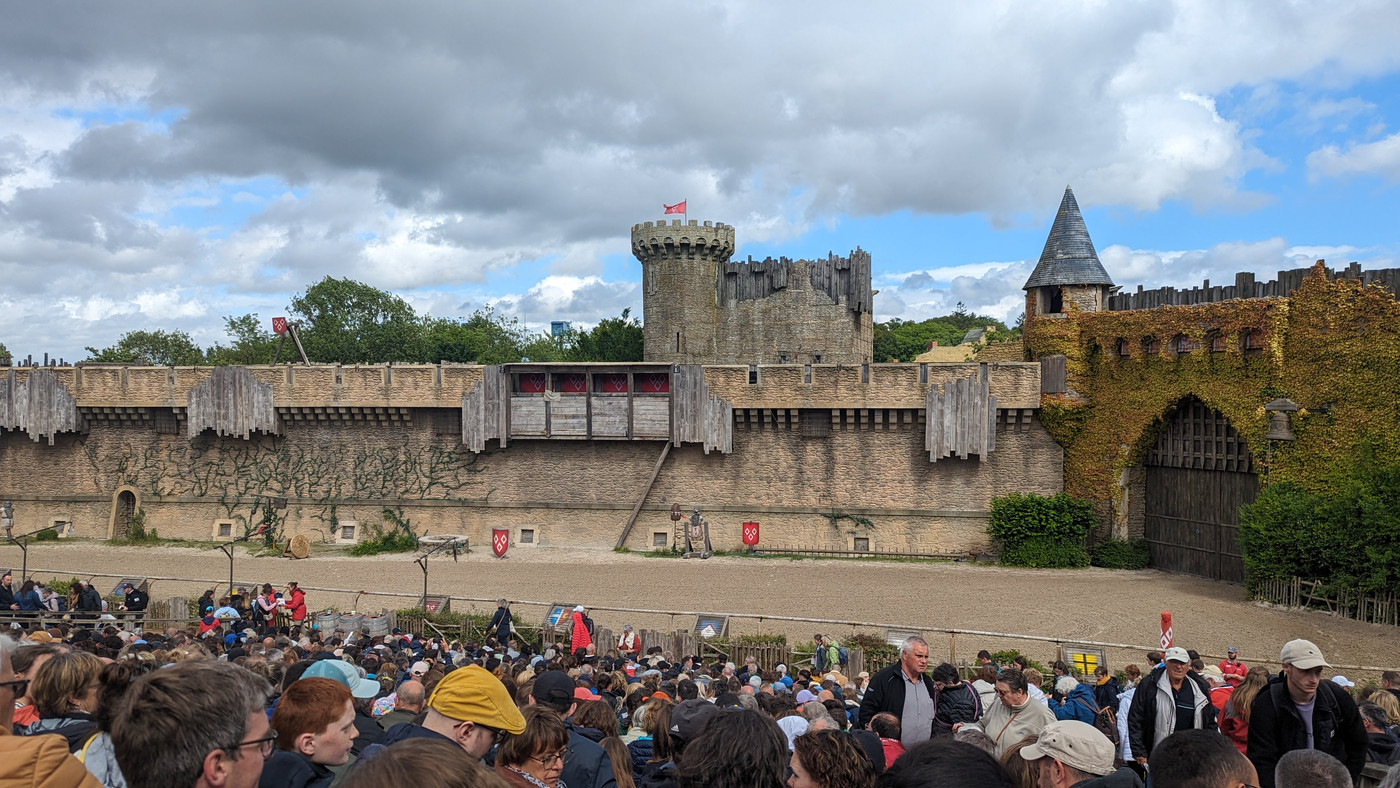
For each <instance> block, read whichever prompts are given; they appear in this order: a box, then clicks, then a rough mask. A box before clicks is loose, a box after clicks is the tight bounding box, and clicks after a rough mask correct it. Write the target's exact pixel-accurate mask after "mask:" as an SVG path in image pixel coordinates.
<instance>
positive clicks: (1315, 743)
mask: <svg viewBox="0 0 1400 788" xmlns="http://www.w3.org/2000/svg"><path fill="white" fill-rule="evenodd" d="M1279 661H1280V662H1282V663H1283V674H1282V675H1281V676H1275V677H1274V678H1273V679H1272V680H1270V681H1269V683H1268V685H1267V686H1265V687H1264V689H1262V690H1260V692H1259V695H1258V697H1256V698H1255V699H1254V705H1253V706H1251V707H1250V713H1249V743H1248V745H1247V749H1246V751H1245V755H1247V756H1248V757H1249V760H1250V761H1253V763H1254V768H1255V769H1257V770H1258V771H1259V785H1260V788H1273V787H1274V767H1275V766H1276V765H1278V761H1279V759H1280V758H1282V757H1283V755H1284V753H1286V752H1289V751H1290V750H1319V751H1322V752H1325V753H1327V754H1329V755H1331V756H1332V757H1334V758H1336V759H1337V760H1339V761H1341V762H1342V763H1344V764H1346V767H1347V771H1348V772H1351V777H1352V780H1353V781H1354V780H1356V778H1357V777H1358V776H1359V775H1360V774H1361V767H1363V766H1365V765H1366V749H1367V744H1368V742H1367V740H1366V727H1365V726H1364V725H1363V724H1362V722H1361V714H1360V713H1359V712H1358V711H1357V708H1356V701H1354V700H1352V699H1351V696H1350V695H1348V694H1347V692H1346V690H1344V689H1342V688H1341V687H1338V686H1337V685H1336V684H1333V683H1332V682H1330V681H1323V680H1322V669H1323V668H1326V667H1331V666H1330V665H1328V664H1327V660H1325V659H1323V657H1322V651H1321V650H1320V649H1318V647H1317V646H1315V645H1313V644H1312V643H1310V642H1308V641H1306V640H1290V641H1288V642H1287V643H1285V644H1284V646H1283V651H1282V653H1281V654H1280V655H1279ZM1136 752H1137V751H1136V750H1134V753H1136Z"/></svg>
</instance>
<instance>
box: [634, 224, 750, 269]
mask: <svg viewBox="0 0 1400 788" xmlns="http://www.w3.org/2000/svg"><path fill="white" fill-rule="evenodd" d="M632 254H633V255H635V256H636V258H637V259H638V260H639V261H641V262H642V263H643V264H644V265H645V264H646V263H650V262H654V261H658V260H662V259H667V258H673V257H678V258H685V259H696V258H703V259H707V260H711V261H713V262H720V263H723V262H726V261H728V260H729V258H730V256H732V255H733V254H734V228H733V227H731V226H729V225H727V224H725V223H723V222H708V221H707V222H705V223H703V224H701V223H700V222H699V220H696V219H691V220H690V221H689V222H686V223H683V222H681V220H679V219H676V220H673V221H671V222H669V223H668V222H664V221H660V222H643V223H641V224H634V225H632Z"/></svg>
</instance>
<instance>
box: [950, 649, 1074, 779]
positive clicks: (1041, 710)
mask: <svg viewBox="0 0 1400 788" xmlns="http://www.w3.org/2000/svg"><path fill="white" fill-rule="evenodd" d="M996 689H997V701H998V702H997V703H994V704H992V707H991V708H989V709H987V713H986V714H984V715H982V719H981V721H980V722H977V723H959V724H958V725H956V726H954V728H953V730H954V731H957V730H959V729H960V728H962V727H964V726H966V725H976V726H977V727H978V728H980V729H981V730H982V732H983V733H985V734H987V735H988V736H989V737H991V739H992V741H993V742H995V743H996V746H997V750H996V757H998V758H1000V757H1001V756H1002V755H1004V754H1005V753H1006V749H1007V748H1008V747H1010V746H1011V745H1013V744H1015V743H1016V742H1018V741H1020V740H1021V739H1024V738H1025V737H1027V736H1039V735H1040V731H1041V730H1042V729H1044V728H1045V726H1046V725H1049V724H1050V723H1052V722H1054V721H1055V715H1054V714H1051V713H1050V709H1048V708H1046V707H1045V706H1042V705H1041V704H1039V703H1036V702H1035V701H1034V700H1032V699H1031V696H1030V693H1029V692H1027V684H1026V677H1025V674H1023V673H1021V671H1019V670H1013V669H1010V668H1008V669H1006V670H1003V671H1002V672H1001V674H1000V675H998V676H997V683H996Z"/></svg>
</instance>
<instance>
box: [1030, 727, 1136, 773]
mask: <svg viewBox="0 0 1400 788" xmlns="http://www.w3.org/2000/svg"><path fill="white" fill-rule="evenodd" d="M1020 754H1021V757H1022V758H1024V759H1026V760H1028V761H1038V762H1039V763H1037V764H1036V771H1037V773H1038V774H1039V775H1040V777H1039V786H1040V788H1076V786H1077V787H1078V788H1140V786H1141V785H1142V780H1139V779H1138V776H1137V774H1136V773H1135V772H1133V770H1132V769H1129V768H1127V767H1123V768H1122V769H1118V770H1116V771H1115V770H1114V768H1113V756H1114V751H1113V742H1111V741H1109V740H1108V737H1107V736H1104V735H1103V734H1102V733H1100V732H1099V731H1098V729H1097V728H1095V727H1094V726H1092V725H1090V724H1088V723H1086V722H1080V721H1079V720H1059V721H1057V722H1052V723H1050V724H1049V725H1046V726H1045V727H1044V728H1043V729H1042V730H1041V731H1040V735H1039V736H1038V737H1036V740H1035V742H1034V743H1032V744H1027V745H1026V746H1025V747H1022V748H1021V753H1020Z"/></svg>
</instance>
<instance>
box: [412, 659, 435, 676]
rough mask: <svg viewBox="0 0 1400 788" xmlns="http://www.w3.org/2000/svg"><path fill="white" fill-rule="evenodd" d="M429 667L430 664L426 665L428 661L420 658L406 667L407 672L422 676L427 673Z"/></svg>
mask: <svg viewBox="0 0 1400 788" xmlns="http://www.w3.org/2000/svg"><path fill="white" fill-rule="evenodd" d="M429 667H430V665H428V663H426V662H424V661H423V660H421V659H420V660H418V661H417V662H415V663H413V666H412V667H410V668H409V669H408V672H409V673H412V674H413V675H415V676H423V675H426V674H427V673H428V668H429Z"/></svg>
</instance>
